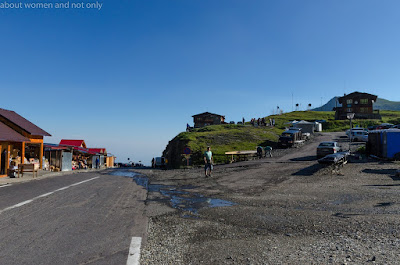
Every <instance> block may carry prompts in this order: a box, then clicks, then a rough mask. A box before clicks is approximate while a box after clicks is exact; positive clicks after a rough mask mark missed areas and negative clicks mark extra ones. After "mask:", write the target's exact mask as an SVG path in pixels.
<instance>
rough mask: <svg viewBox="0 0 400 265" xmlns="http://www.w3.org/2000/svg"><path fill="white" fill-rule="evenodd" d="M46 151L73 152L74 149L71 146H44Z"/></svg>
mask: <svg viewBox="0 0 400 265" xmlns="http://www.w3.org/2000/svg"><path fill="white" fill-rule="evenodd" d="M43 146H44V150H46V151H49V150H72V149H73V147H69V146H60V145H58V144H47V143H46V144H44V145H43Z"/></svg>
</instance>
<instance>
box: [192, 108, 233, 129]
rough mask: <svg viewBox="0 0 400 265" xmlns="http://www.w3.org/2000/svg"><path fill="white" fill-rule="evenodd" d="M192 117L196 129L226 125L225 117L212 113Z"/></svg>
mask: <svg viewBox="0 0 400 265" xmlns="http://www.w3.org/2000/svg"><path fill="white" fill-rule="evenodd" d="M192 117H193V123H194V127H195V128H200V127H204V126H208V125H216V124H224V123H225V116H222V115H219V114H214V113H210V112H203V113H200V114H196V115H193V116H192Z"/></svg>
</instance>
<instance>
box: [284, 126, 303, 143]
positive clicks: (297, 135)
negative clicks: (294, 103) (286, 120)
mask: <svg viewBox="0 0 400 265" xmlns="http://www.w3.org/2000/svg"><path fill="white" fill-rule="evenodd" d="M303 141H304V140H303V135H302V133H301V129H297V128H296V129H292V128H291V129H290V130H287V131H284V132H283V133H282V135H281V136H280V137H279V140H278V146H279V147H292V146H295V145H297V144H300V143H301V142H303Z"/></svg>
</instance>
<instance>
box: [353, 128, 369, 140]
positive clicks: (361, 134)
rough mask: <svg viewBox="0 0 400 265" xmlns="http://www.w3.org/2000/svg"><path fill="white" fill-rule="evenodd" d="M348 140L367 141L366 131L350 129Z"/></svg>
mask: <svg viewBox="0 0 400 265" xmlns="http://www.w3.org/2000/svg"><path fill="white" fill-rule="evenodd" d="M350 140H351V141H352V142H368V132H366V131H359V130H356V131H352V132H351V136H350Z"/></svg>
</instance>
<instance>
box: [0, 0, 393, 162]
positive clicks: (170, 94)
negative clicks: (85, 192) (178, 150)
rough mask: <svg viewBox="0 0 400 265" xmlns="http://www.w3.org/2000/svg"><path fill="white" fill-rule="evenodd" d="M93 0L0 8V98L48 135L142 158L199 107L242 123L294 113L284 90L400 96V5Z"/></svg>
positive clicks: (315, 95) (309, 99)
mask: <svg viewBox="0 0 400 265" xmlns="http://www.w3.org/2000/svg"><path fill="white" fill-rule="evenodd" d="M3 2H4V1H3ZM8 2H17V1H16V0H13V1H8ZM22 2H29V1H27V0H24V1H22ZM30 2H40V1H38V0H35V1H33V0H32V1H30ZM46 2H53V3H55V2H56V1H55V0H47V1H46ZM59 2H60V1H59ZM61 2H66V1H61ZM72 2H74V1H71V3H72ZM76 2H78V1H76ZM79 2H81V1H79ZM84 2H85V3H87V2H90V3H91V2H96V1H90V0H85V1H84ZM100 2H101V3H103V6H102V9H101V10H91V9H84V10H77V9H75V10H73V9H63V10H60V9H58V10H57V9H47V10H44V9H37V10H28V9H20V10H11V9H0V25H1V26H0V34H1V37H0V38H1V42H0V49H1V54H2V56H1V61H0V91H1V95H2V96H1V99H2V104H1V106H0V107H2V108H6V109H12V110H14V111H16V112H18V113H19V114H21V115H23V116H24V117H26V118H28V119H29V120H31V121H32V122H34V123H36V124H37V125H39V126H40V127H42V128H43V129H45V130H47V131H48V132H50V133H51V134H52V135H53V137H49V138H46V139H45V141H47V142H52V143H58V141H59V140H60V139H62V138H72V139H74V138H75V139H77V138H79V139H84V140H85V141H86V143H87V145H89V146H93V147H106V148H107V150H108V151H109V152H111V153H114V154H115V155H116V156H117V157H118V158H117V160H118V161H121V162H126V159H127V158H128V157H129V158H131V159H132V160H134V161H139V160H141V161H142V162H145V163H146V164H148V163H149V162H150V160H151V157H153V156H159V155H160V154H161V152H162V151H163V150H164V148H165V146H166V145H167V143H168V141H169V140H171V139H172V138H173V137H174V136H175V135H177V134H178V133H179V132H181V131H183V130H184V129H185V126H186V123H190V124H192V118H191V116H192V115H194V114H198V113H201V112H204V111H210V112H214V113H218V114H222V115H225V116H226V119H227V120H228V121H231V120H233V121H239V120H241V118H242V117H245V118H246V120H249V119H250V118H252V117H256V118H257V117H261V116H266V115H269V114H271V113H272V112H273V110H274V109H275V108H276V106H277V105H278V106H280V108H281V109H283V110H284V111H291V110H292V109H293V105H292V94H293V99H294V100H293V102H294V104H295V103H299V104H301V108H302V109H305V108H306V106H307V104H309V103H311V104H312V106H313V107H317V106H320V105H321V102H322V103H325V102H326V101H328V100H329V99H330V98H332V97H334V96H340V95H343V93H351V92H353V91H356V90H357V91H362V92H368V93H374V94H376V95H378V96H379V97H382V98H386V99H390V100H394V101H400V93H399V92H398V91H399V90H398V84H399V83H400V80H399V79H400V75H399V70H400V63H399V62H400V58H399V57H400V53H399V48H398V47H400V34H399V33H398V28H399V25H400V16H398V12H399V10H400V2H398V1H388V0H386V1H375V0H374V1H369V0H359V1H355V0H353V1H351V0H350V1H348V0H332V1H328V0H326V1H320V0H315V1H311V0H310V1H307V0H282V1H281V0H280V1H278V0H275V1H269V0H262V1H256V0H251V1H243V0H240V1H236V0H210V1H208V0H176V1H173V0H159V1H157V0H141V1H137V0H113V1H111V0H105V1H100Z"/></svg>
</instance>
